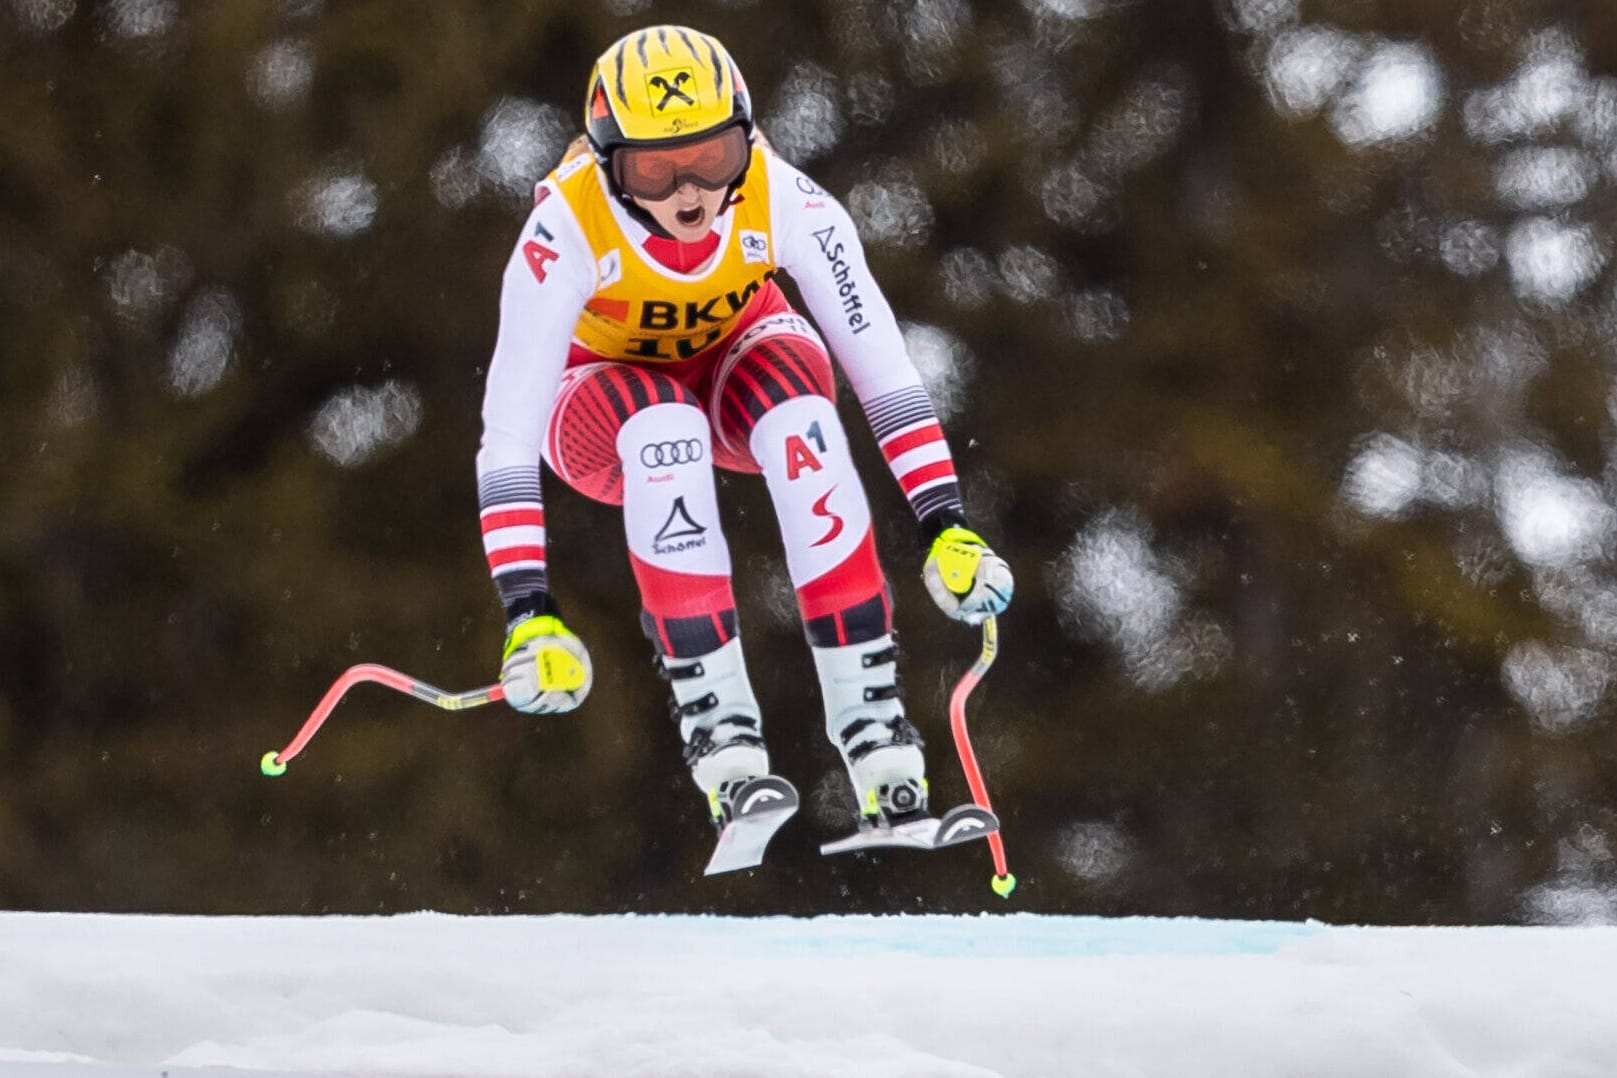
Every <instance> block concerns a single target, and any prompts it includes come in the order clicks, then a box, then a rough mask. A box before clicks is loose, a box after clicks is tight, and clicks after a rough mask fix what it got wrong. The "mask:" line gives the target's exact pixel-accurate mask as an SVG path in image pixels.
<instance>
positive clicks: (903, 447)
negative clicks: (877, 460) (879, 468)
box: [881, 423, 943, 464]
mask: <svg viewBox="0 0 1617 1078" xmlns="http://www.w3.org/2000/svg"><path fill="white" fill-rule="evenodd" d="M941 441H943V427H942V426H940V425H939V424H937V423H931V424H928V425H927V426H924V427H917V428H916V429H915V430H912V431H909V432H908V433H906V434H900V435H898V436H896V437H894V438H893V439H891V440H890V441H886V442H883V443H882V447H881V451H882V454H883V455H884V456H885V457H886V458H887V462H888V463H889V464H891V463H892V462H893V459H894V458H895V457H897V456H898V455H899V454H901V453H908V452H909V451H910V450H912V449H916V448H918V447H920V446H923V445H929V444H931V443H932V442H941Z"/></svg>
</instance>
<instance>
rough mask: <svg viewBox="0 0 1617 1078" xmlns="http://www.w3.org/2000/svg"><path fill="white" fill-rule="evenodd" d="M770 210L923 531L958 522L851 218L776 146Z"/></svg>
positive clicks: (794, 273)
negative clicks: (780, 154) (782, 157)
mask: <svg viewBox="0 0 1617 1078" xmlns="http://www.w3.org/2000/svg"><path fill="white" fill-rule="evenodd" d="M768 160H769V170H770V175H769V189H770V216H771V218H772V221H771V224H772V226H773V228H772V231H773V232H774V234H775V236H776V237H777V239H776V243H777V245H778V250H777V252H776V261H777V262H779V263H780V265H781V267H782V268H784V269H785V270H786V272H787V273H788V274H790V275H791V278H792V280H793V282H795V283H796V285H797V287H798V290H799V291H800V292H801V293H802V294H803V301H804V303H805V304H806V305H807V306H808V309H809V313H810V314H812V315H813V316H814V320H815V322H816V323H818V325H819V327H820V332H821V333H823V334H825V337H826V341H827V343H829V344H830V346H831V352H832V354H833V355H835V356H836V359H837V362H838V364H839V365H840V366H841V367H842V370H843V372H844V373H845V374H846V375H847V376H848V382H849V384H850V385H852V386H853V391H854V394H855V395H856V396H857V397H858V398H859V403H860V406H861V407H862V408H863V409H864V412H865V417H866V419H868V420H869V421H870V427H871V430H872V431H874V432H875V435H876V441H877V444H879V445H880V446H881V449H882V453H883V455H884V456H885V457H886V458H887V464H888V467H889V468H891V469H892V472H893V478H894V479H896V480H897V481H898V485H899V486H900V487H901V488H902V489H903V491H904V494H905V497H907V498H908V499H909V502H910V507H911V508H912V509H913V510H914V511H915V516H916V519H917V520H918V521H919V522H920V525H921V530H922V536H921V537H922V540H923V542H924V543H931V542H932V540H933V539H934V538H935V537H936V536H937V535H938V534H939V533H940V532H942V531H943V529H944V528H946V527H949V526H950V525H964V524H965V516H964V513H963V511H962V509H961V504H960V486H959V483H958V481H957V480H956V478H955V470H954V459H953V457H952V456H951V455H950V453H949V445H948V442H947V441H946V440H945V439H944V435H943V427H942V426H941V424H939V422H938V417H937V412H936V411H935V409H934V408H933V406H932V399H931V397H930V396H928V394H927V392H926V389H925V387H924V386H923V385H922V383H921V376H920V374H919V373H918V372H917V371H916V369H915V365H914V364H913V363H912V362H910V358H909V353H908V352H907V351H906V350H905V347H904V335H903V334H902V333H901V332H900V331H899V328H898V322H897V320H896V319H895V318H894V317H893V310H892V308H891V307H890V306H889V305H888V303H887V297H886V296H884V295H883V294H882V291H881V289H880V288H879V287H878V286H877V284H876V279H875V278H874V277H873V276H872V275H871V272H870V267H869V266H868V265H867V264H866V262H865V251H864V247H863V245H862V244H861V243H860V242H859V235H858V233H857V232H856V231H855V230H854V225H853V219H852V218H851V217H849V216H848V212H847V211H846V210H845V209H843V208H842V205H841V203H839V202H838V201H837V200H836V199H835V198H833V197H832V196H831V195H830V194H829V193H827V192H826V191H824V190H823V189H822V188H820V186H819V185H818V184H816V183H814V182H813V181H812V180H810V179H809V178H808V177H807V176H805V175H803V173H801V172H799V171H798V170H797V169H796V168H794V167H792V166H791V165H789V164H787V163H785V162H784V161H781V160H780V159H779V158H777V157H775V156H774V155H770V157H769V158H768Z"/></svg>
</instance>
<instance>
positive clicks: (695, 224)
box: [635, 183, 729, 243]
mask: <svg viewBox="0 0 1617 1078" xmlns="http://www.w3.org/2000/svg"><path fill="white" fill-rule="evenodd" d="M728 194H729V191H728V189H726V190H723V191H708V190H705V189H703V188H701V187H698V186H696V184H694V183H685V184H681V185H680V187H679V188H678V189H677V190H675V191H674V193H673V194H671V195H669V196H668V197H667V198H664V199H660V200H658V201H656V202H652V201H650V200H648V199H643V198H637V199H635V204H636V205H638V206H639V207H640V208H641V209H643V210H645V211H646V212H647V213H649V214H651V216H652V219H653V220H655V221H656V222H657V223H658V224H659V225H662V226H663V228H665V229H667V230H668V234H669V235H671V236H673V237H674V238H675V239H676V240H680V241H681V242H684V243H695V242H696V241H697V240H700V239H701V238H702V237H703V236H706V235H707V234H708V233H709V232H711V231H712V230H713V222H714V220H715V219H716V218H717V217H718V215H719V211H720V210H722V209H723V208H724V200H725V197H726V196H727V195H728Z"/></svg>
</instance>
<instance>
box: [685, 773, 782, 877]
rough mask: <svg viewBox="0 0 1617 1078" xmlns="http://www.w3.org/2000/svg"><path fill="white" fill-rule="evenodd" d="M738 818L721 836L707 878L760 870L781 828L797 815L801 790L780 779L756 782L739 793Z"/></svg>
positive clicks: (749, 783) (736, 803) (706, 873)
mask: <svg viewBox="0 0 1617 1078" xmlns="http://www.w3.org/2000/svg"><path fill="white" fill-rule="evenodd" d="M734 804H735V814H734V815H733V816H731V817H730V822H729V823H727V824H725V825H724V829H723V830H722V831H720V832H719V841H718V844H717V845H716V846H714V848H713V856H712V857H711V858H710V859H709V860H708V863H707V869H706V870H705V871H704V872H703V875H705V876H715V875H718V874H719V873H721V872H735V871H737V870H739V869H743V868H756V867H757V866H758V865H759V864H761V863H762V862H763V859H764V848H765V847H767V846H768V845H769V840H770V839H772V838H774V837H775V832H776V831H778V830H780V826H781V824H783V823H785V822H786V821H787V820H789V819H791V818H792V814H793V813H795V812H796V811H797V805H798V798H797V787H795V786H793V785H792V784H791V783H789V782H787V781H786V780H785V779H783V778H781V777H780V776H779V775H764V776H761V777H759V778H755V779H752V780H751V781H749V782H748V783H747V784H746V785H745V786H743V787H741V789H739V790H737V791H736V794H735V799H734Z"/></svg>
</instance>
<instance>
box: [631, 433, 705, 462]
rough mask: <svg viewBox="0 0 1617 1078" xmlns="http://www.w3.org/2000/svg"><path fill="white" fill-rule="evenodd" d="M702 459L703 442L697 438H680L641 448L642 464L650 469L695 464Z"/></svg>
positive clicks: (653, 443)
mask: <svg viewBox="0 0 1617 1078" xmlns="http://www.w3.org/2000/svg"><path fill="white" fill-rule="evenodd" d="M701 459H702V442H701V440H700V439H697V438H679V439H676V440H675V441H672V442H652V443H651V444H650V445H643V446H641V447H640V463H641V464H644V465H645V466H646V467H648V468H665V467H667V466H668V465H670V464H695V463H696V462H697V461H699V460H701Z"/></svg>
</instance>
